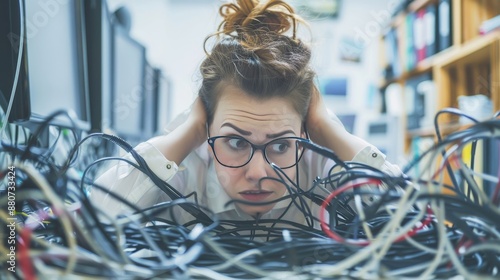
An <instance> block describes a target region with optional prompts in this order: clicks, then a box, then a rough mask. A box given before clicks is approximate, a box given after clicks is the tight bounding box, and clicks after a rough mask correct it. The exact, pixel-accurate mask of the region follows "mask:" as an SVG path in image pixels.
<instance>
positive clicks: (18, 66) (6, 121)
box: [0, 0, 24, 139]
mask: <svg viewBox="0 0 500 280" xmlns="http://www.w3.org/2000/svg"><path fill="white" fill-rule="evenodd" d="M19 18H20V21H21V22H20V29H21V30H20V32H19V33H20V37H21V39H20V41H19V50H18V52H17V64H16V73H15V75H14V84H13V85H12V92H11V93H10V100H9V105H8V106H7V111H6V112H5V119H4V120H3V121H2V127H1V128H0V139H2V138H3V134H4V132H5V128H6V127H7V125H9V116H10V110H11V109H12V104H14V98H15V97H16V90H17V81H18V79H19V71H20V69H21V59H22V57H23V45H24V7H23V3H22V0H19Z"/></svg>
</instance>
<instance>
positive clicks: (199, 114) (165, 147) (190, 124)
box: [148, 97, 207, 165]
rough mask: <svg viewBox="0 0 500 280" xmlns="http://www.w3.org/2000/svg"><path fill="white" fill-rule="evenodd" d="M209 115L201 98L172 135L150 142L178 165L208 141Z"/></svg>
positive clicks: (197, 99) (194, 103) (195, 102)
mask: <svg viewBox="0 0 500 280" xmlns="http://www.w3.org/2000/svg"><path fill="white" fill-rule="evenodd" d="M206 122H207V114H206V110H205V106H204V105H203V102H202V101H201V100H200V98H199V97H198V98H196V100H195V101H194V102H193V104H192V105H191V111H190V112H189V115H188V117H187V119H186V120H185V121H184V122H183V123H182V124H180V125H179V126H177V127H176V128H174V129H173V130H172V131H171V132H170V133H168V134H166V135H162V136H158V137H155V138H153V139H151V140H149V141H148V142H150V143H151V144H153V145H154V146H155V147H156V148H157V149H158V150H159V151H160V152H161V153H162V154H163V155H164V156H165V157H166V158H167V159H169V160H172V161H174V162H175V163H177V165H180V163H181V162H182V161H183V160H184V158H185V157H186V156H187V155H188V154H189V153H191V152H192V151H193V150H194V149H196V148H198V147H199V146H200V145H201V144H202V143H203V142H204V141H205V140H206V139H207V129H206Z"/></svg>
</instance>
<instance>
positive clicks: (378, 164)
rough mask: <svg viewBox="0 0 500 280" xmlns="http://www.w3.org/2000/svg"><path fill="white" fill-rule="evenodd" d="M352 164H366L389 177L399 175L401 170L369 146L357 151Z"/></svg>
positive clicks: (377, 150)
mask: <svg viewBox="0 0 500 280" xmlns="http://www.w3.org/2000/svg"><path fill="white" fill-rule="evenodd" d="M352 161H353V162H361V163H365V164H368V165H369V166H371V167H374V168H376V169H378V170H381V171H383V172H385V173H387V174H388V175H391V176H399V175H401V173H402V172H401V169H400V168H399V167H398V166H397V165H395V164H392V163H390V162H388V161H387V160H386V156H385V155H384V154H383V153H382V152H381V151H380V150H379V149H377V148H376V147H374V146H372V145H369V146H366V147H365V148H364V149H362V150H361V151H359V152H358V153H357V154H356V155H355V156H354V158H353V159H352Z"/></svg>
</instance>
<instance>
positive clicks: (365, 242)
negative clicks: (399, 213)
mask: <svg viewBox="0 0 500 280" xmlns="http://www.w3.org/2000/svg"><path fill="white" fill-rule="evenodd" d="M366 184H377V185H380V184H382V181H380V180H378V179H368V180H366V181H362V182H358V183H354V184H353V183H352V182H351V183H347V184H345V185H343V186H342V187H340V188H338V189H336V190H335V191H333V192H332V193H331V194H330V195H328V197H327V198H326V199H325V201H323V204H322V205H321V208H320V212H319V220H320V224H321V229H322V230H323V232H324V233H325V234H326V235H327V236H328V237H330V238H331V239H333V240H335V241H338V242H340V243H349V244H353V245H359V246H366V245H369V244H370V241H369V240H366V239H357V240H354V239H352V240H349V241H348V240H346V239H344V238H343V237H342V236H340V235H338V234H337V233H335V232H333V231H332V230H331V229H330V226H329V225H328V224H327V223H326V221H325V213H326V207H327V206H328V205H329V204H330V202H331V201H332V200H333V198H335V197H336V196H338V195H339V194H340V193H342V192H345V191H346V190H349V189H353V188H357V187H360V186H363V185H366ZM427 214H428V215H427V217H426V219H425V220H424V221H423V222H422V224H421V225H420V226H418V227H415V228H414V229H412V230H411V231H408V232H407V233H404V234H402V235H401V236H400V237H398V238H397V239H396V240H395V241H394V242H400V241H403V240H405V239H406V238H408V237H411V236H414V235H415V234H416V233H417V232H418V231H419V230H421V229H422V228H424V227H425V226H427V225H429V224H430V223H431V221H432V210H431V208H430V206H427Z"/></svg>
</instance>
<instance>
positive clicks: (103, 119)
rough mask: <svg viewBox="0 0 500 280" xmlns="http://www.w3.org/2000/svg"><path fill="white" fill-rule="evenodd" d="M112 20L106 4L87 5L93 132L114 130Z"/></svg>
mask: <svg viewBox="0 0 500 280" xmlns="http://www.w3.org/2000/svg"><path fill="white" fill-rule="evenodd" d="M111 21H112V18H111V14H110V12H109V9H108V5H107V1H105V0H88V1H85V31H86V32H85V34H86V39H87V40H86V43H87V66H88V67H87V69H88V79H89V94H90V123H91V130H92V131H104V130H106V129H107V128H110V126H111V91H112V88H113V85H112V78H111V77H112V74H111V71H112V68H113V67H112V54H113V52H112V40H113V30H112V22H111Z"/></svg>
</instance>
